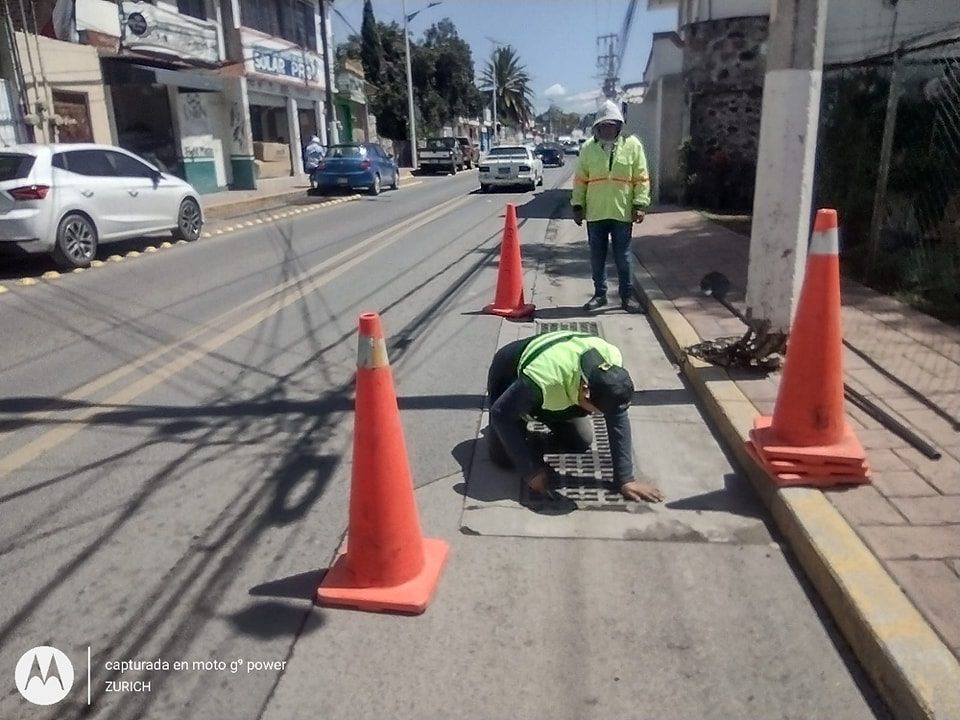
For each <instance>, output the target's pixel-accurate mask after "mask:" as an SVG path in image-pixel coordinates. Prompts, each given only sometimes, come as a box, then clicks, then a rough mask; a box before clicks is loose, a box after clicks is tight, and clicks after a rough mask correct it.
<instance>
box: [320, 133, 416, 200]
mask: <svg viewBox="0 0 960 720" xmlns="http://www.w3.org/2000/svg"><path fill="white" fill-rule="evenodd" d="M313 181H314V183H316V186H317V192H319V193H327V192H331V191H333V190H357V189H361V188H365V189H366V190H367V191H368V192H369V193H370V194H371V195H379V194H380V191H381V190H382V189H383V188H384V187H385V186H386V187H389V188H390V189H391V190H396V189H397V188H398V187H399V186H400V168H399V166H398V165H397V162H396V160H394V159H393V158H392V157H391V156H390V154H389V153H387V151H386V150H384V149H383V147H381V146H380V145H379V144H377V143H343V144H341V145H331V146H330V147H328V148H327V153H326V155H324V157H323V160H321V161H320V164H319V165H318V166H317V169H316V170H314V171H313Z"/></svg>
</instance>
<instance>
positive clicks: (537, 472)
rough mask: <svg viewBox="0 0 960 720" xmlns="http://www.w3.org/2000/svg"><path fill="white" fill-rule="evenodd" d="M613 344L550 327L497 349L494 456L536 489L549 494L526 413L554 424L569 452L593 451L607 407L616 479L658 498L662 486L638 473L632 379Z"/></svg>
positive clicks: (491, 381)
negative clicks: (594, 421) (596, 426)
mask: <svg viewBox="0 0 960 720" xmlns="http://www.w3.org/2000/svg"><path fill="white" fill-rule="evenodd" d="M621 363H622V355H621V353H620V350H619V349H617V348H616V347H615V346H614V345H611V344H610V343H608V342H606V341H604V340H602V339H601V338H598V337H594V336H592V335H588V334H586V333H574V332H566V331H559V332H551V333H544V334H542V335H534V336H533V337H531V338H527V339H525V340H516V341H514V342H511V343H509V344H507V345H505V346H503V347H502V348H501V349H500V350H498V351H497V353H496V354H495V355H494V357H493V362H492V363H491V364H490V371H489V373H488V375H487V392H488V393H489V395H490V432H489V433H488V438H487V439H488V448H489V452H490V459H491V460H492V461H493V463H494V464H496V465H498V466H499V467H503V468H513V469H515V470H517V471H518V472H519V473H520V475H521V480H522V481H523V482H525V483H526V485H527V488H528V489H529V490H530V492H531V493H532V494H534V495H541V496H542V495H546V496H549V495H550V491H549V489H548V479H547V466H546V464H545V463H544V460H543V456H542V455H540V454H538V453H535V452H534V450H533V448H532V447H531V446H530V444H529V436H528V433H527V420H528V419H533V420H538V421H540V422H542V423H543V424H544V425H546V426H547V428H549V430H550V432H551V434H552V435H553V436H554V439H555V440H556V442H557V444H558V445H559V446H560V447H561V448H563V451H564V452H578V453H580V452H587V451H588V450H589V449H590V446H591V444H592V443H593V426H592V425H591V422H590V420H589V416H590V415H592V414H602V415H603V417H604V420H605V422H606V426H607V434H608V436H609V438H610V450H611V454H612V456H613V458H612V459H613V475H614V483H615V484H616V486H617V488H618V489H619V490H620V492H621V494H623V496H624V497H626V498H627V499H629V500H638V501H639V500H645V501H647V502H660V501H661V500H663V493H661V492H660V490H659V489H658V488H657V487H656V486H654V485H653V484H651V483H649V482H647V481H645V480H638V479H637V476H636V474H635V473H634V468H633V449H632V448H633V439H632V437H631V435H630V421H629V418H628V417H627V408H629V407H630V403H631V400H632V399H633V380H631V378H630V373H628V372H627V371H626V369H625V368H623V367H622V365H621Z"/></svg>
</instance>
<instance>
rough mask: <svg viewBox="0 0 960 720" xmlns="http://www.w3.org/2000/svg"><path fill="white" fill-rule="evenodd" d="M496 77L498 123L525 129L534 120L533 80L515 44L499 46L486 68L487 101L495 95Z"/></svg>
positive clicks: (484, 78) (484, 90)
mask: <svg viewBox="0 0 960 720" xmlns="http://www.w3.org/2000/svg"><path fill="white" fill-rule="evenodd" d="M494 77H496V80H497V81H496V86H497V120H498V121H500V122H507V123H510V124H512V125H515V126H518V127H524V126H526V125H527V124H529V122H530V120H532V119H533V90H531V88H530V82H531V78H530V75H529V73H528V72H527V69H526V67H525V66H524V65H521V64H520V56H519V55H518V54H517V51H516V49H515V48H514V47H513V46H512V45H506V46H504V47H498V48H497V49H496V50H495V51H494V53H493V56H492V57H491V59H490V61H489V62H488V63H487V65H486V67H484V69H483V79H482V86H481V88H480V89H481V90H482V91H483V92H484V93H486V96H487V97H486V101H487V102H489V101H490V100H491V96H492V94H493V86H494V81H493V80H494Z"/></svg>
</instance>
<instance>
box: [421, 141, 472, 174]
mask: <svg viewBox="0 0 960 720" xmlns="http://www.w3.org/2000/svg"><path fill="white" fill-rule="evenodd" d="M419 155H420V172H423V173H435V172H445V173H450V174H451V175H456V174H457V170H462V169H463V168H464V164H465V161H464V159H463V150H461V149H460V143H459V142H457V139H456V138H452V137H442V138H430V139H428V140H427V144H426V147H425V148H424V149H423V150H421V151H420V153H419Z"/></svg>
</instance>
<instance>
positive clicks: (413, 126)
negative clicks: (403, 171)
mask: <svg viewBox="0 0 960 720" xmlns="http://www.w3.org/2000/svg"><path fill="white" fill-rule="evenodd" d="M442 4H443V1H442V0H440V1H439V2H432V3H430V4H429V5H427V7H425V8H420V10H415V11H414V12H412V13H410V14H409V15H407V0H403V2H402V5H403V43H404V47H405V48H406V51H407V113H408V115H409V120H408V124H409V125H410V164H411V166H412V167H413V169H414V170H416V169H417V118H416V116H415V115H414V112H413V71H412V70H411V69H410V31H409V30H408V29H407V23H408V22H410V21H411V20H413V19H414V18H415V17H416V16H417V15H418V14H419V13H420V12H421V11H422V10H427V9H429V8H432V7H436V6H437V5H442Z"/></svg>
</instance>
